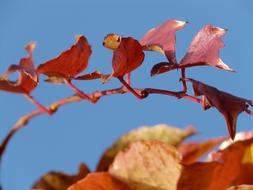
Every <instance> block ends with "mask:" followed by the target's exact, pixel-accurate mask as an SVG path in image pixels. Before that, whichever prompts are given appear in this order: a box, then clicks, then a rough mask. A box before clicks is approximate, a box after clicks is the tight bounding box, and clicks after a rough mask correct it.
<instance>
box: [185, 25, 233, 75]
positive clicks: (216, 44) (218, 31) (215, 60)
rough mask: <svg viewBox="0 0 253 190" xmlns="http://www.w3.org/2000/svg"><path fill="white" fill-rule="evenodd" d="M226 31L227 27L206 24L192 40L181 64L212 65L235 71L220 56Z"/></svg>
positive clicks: (190, 65)
mask: <svg viewBox="0 0 253 190" xmlns="http://www.w3.org/2000/svg"><path fill="white" fill-rule="evenodd" d="M225 33H226V30H225V29H222V28H219V27H215V26H212V25H206V26H204V27H203V28H202V29H201V30H200V31H199V32H198V33H197V34H196V36H195V37H194V39H193V40H192V42H191V45H190V47H189V49H188V51H187V53H186V54H185V56H184V57H183V59H182V60H181V61H180V66H181V67H192V66H200V65H210V66H215V67H218V68H220V69H224V70H227V71H233V69H231V68H230V67H229V66H227V65H226V64H225V63H223V61H222V60H221V59H220V57H219V50H220V49H221V48H222V47H223V46H224V42H223V41H222V37H223V36H224V34H225Z"/></svg>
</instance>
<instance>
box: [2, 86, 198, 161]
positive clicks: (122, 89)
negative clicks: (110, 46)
mask: <svg viewBox="0 0 253 190" xmlns="http://www.w3.org/2000/svg"><path fill="white" fill-rule="evenodd" d="M131 88H132V87H131ZM132 90H134V92H136V93H138V95H140V96H141V97H143V98H145V97H147V96H148V95H149V94H162V95H167V96H173V97H176V98H178V99H180V98H184V99H188V100H190V101H193V102H196V103H200V104H202V100H201V99H199V98H196V97H193V96H190V95H187V94H185V93H184V92H173V91H167V90H161V89H154V88H145V89H137V88H132ZM128 92H131V93H132V91H130V90H129V88H128V86H122V87H119V88H115V89H109V90H103V91H95V92H93V93H91V94H87V96H88V97H87V98H85V99H84V98H83V97H81V96H80V95H79V94H74V95H72V96H69V97H67V98H63V99H60V100H58V101H56V102H54V103H52V104H51V105H49V106H48V107H47V109H46V110H47V111H45V110H42V109H38V110H35V111H32V112H30V113H28V114H26V115H24V116H22V117H21V118H19V120H18V121H17V123H16V124H15V125H14V127H13V128H12V129H11V130H10V132H9V133H8V134H7V135H6V137H5V138H4V139H3V141H2V143H1V145H0V163H1V160H2V157H3V154H4V152H5V150H6V147H7V145H8V143H9V141H10V139H11V138H12V137H13V135H14V134H16V132H17V131H19V130H20V129H22V128H24V127H25V126H26V125H27V124H28V122H29V121H30V120H31V119H33V118H35V117H37V116H39V115H43V114H45V113H48V110H49V111H50V115H53V114H55V113H56V112H57V110H58V109H59V108H60V107H62V106H64V105H66V104H70V103H74V102H80V101H83V100H88V101H90V100H92V101H90V102H97V101H98V100H99V99H100V98H101V97H103V96H108V95H113V94H124V93H128ZM143 98H142V99H143Z"/></svg>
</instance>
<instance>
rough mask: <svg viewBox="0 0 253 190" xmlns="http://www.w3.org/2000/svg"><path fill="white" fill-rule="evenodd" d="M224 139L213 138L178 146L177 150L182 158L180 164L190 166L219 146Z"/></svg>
mask: <svg viewBox="0 0 253 190" xmlns="http://www.w3.org/2000/svg"><path fill="white" fill-rule="evenodd" d="M225 139H226V138H214V139H208V140H206V141H204V142H190V143H184V144H180V145H179V147H178V150H179V152H180V153H181V154H182V156H183V158H182V162H181V163H183V164H187V165H189V164H192V163H193V162H195V161H196V160H197V159H198V158H200V157H201V156H203V155H204V154H206V153H207V152H208V151H210V150H211V149H213V148H214V147H215V146H217V145H219V144H221V143H222V142H223V141H224V140H225Z"/></svg>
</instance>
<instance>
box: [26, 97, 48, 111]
mask: <svg viewBox="0 0 253 190" xmlns="http://www.w3.org/2000/svg"><path fill="white" fill-rule="evenodd" d="M24 96H25V97H26V98H27V99H28V100H29V101H30V102H31V103H32V104H34V105H35V106H36V107H37V108H39V109H40V110H41V111H43V112H46V113H47V114H48V115H52V113H51V112H50V110H49V109H47V108H46V107H45V106H43V105H41V104H40V103H39V102H38V101H37V100H35V99H34V98H33V97H32V96H31V95H30V94H24Z"/></svg>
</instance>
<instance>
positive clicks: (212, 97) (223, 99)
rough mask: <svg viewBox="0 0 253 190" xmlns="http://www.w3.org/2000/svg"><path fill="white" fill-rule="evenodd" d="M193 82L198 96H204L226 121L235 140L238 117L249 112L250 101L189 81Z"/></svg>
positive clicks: (195, 81)
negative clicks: (244, 112)
mask: <svg viewBox="0 0 253 190" xmlns="http://www.w3.org/2000/svg"><path fill="white" fill-rule="evenodd" d="M187 80H188V81H190V82H192V85H193V89H194V93H195V95H196V96H200V95H203V96H205V98H206V99H207V100H208V103H209V104H210V105H211V106H214V107H215V108H216V109H217V110H218V111H219V112H220V113H222V114H223V116H224V117H225V119H226V122H227V127H228V131H229V134H230V137H231V138H232V139H234V137H235V133H236V122H237V118H238V115H239V114H240V113H241V112H243V111H247V110H248V107H249V106H250V105H251V106H252V105H253V104H252V102H251V101H250V100H246V99H244V98H240V97H237V96H234V95H231V94H229V93H226V92H223V91H220V90H218V89H217V88H214V87H212V86H209V85H206V84H204V83H202V82H200V81H197V80H194V79H187Z"/></svg>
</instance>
